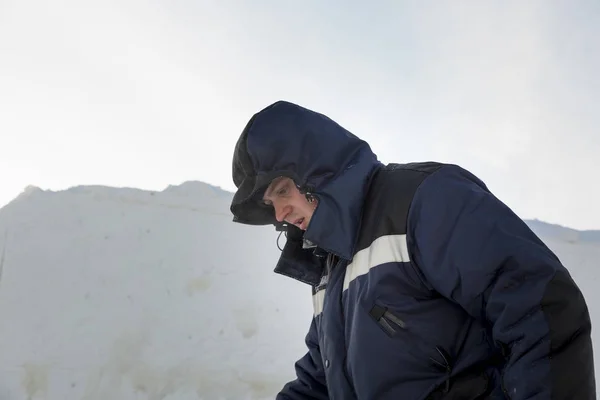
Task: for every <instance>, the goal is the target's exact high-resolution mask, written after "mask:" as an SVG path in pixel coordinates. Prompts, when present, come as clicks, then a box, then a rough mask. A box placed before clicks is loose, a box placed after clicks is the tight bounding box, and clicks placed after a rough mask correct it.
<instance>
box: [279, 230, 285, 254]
mask: <svg viewBox="0 0 600 400" xmlns="http://www.w3.org/2000/svg"><path fill="white" fill-rule="evenodd" d="M282 233H283V231H279V235H278V236H277V248H278V249H279V251H283V249H282V248H281V246H280V245H279V238H281V234H282ZM285 237H287V233H286V235H285Z"/></svg>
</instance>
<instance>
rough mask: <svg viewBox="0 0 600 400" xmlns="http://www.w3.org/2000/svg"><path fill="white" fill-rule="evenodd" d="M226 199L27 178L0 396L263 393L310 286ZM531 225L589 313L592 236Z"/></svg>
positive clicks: (6, 298)
mask: <svg viewBox="0 0 600 400" xmlns="http://www.w3.org/2000/svg"><path fill="white" fill-rule="evenodd" d="M231 195H232V194H231V193H228V192H226V191H223V190H222V189H220V188H216V187H214V186H211V185H207V184H204V183H201V182H185V183H183V184H182V185H178V186H169V187H167V188H166V189H165V190H163V191H159V192H152V191H146V190H139V189H134V188H111V187H104V186H77V187H73V188H70V189H68V190H64V191H57V192H52V191H44V190H41V189H39V188H36V187H33V186H32V187H29V188H26V189H25V191H24V192H23V193H22V194H21V195H20V196H19V197H18V198H17V199H15V201H13V202H12V203H10V204H9V205H8V206H6V207H4V208H2V209H1V210H0V254H3V258H2V259H1V260H2V262H1V263H0V265H1V267H0V320H1V321H2V323H1V324H0V354H1V355H2V357H0V371H1V372H0V399H10V400H13V399H14V400H22V399H23V400H24V399H31V400H35V399H45V400H82V399H83V400H106V399H119V400H137V399H141V398H143V399H150V400H188V399H190V400H191V399H205V400H209V399H210V400H220V399H227V400H233V399H239V400H247V399H248V400H250V399H256V400H260V399H272V398H274V396H275V394H276V393H277V392H278V391H279V389H280V388H281V387H282V386H283V384H284V383H285V382H287V381H288V380H289V379H292V378H293V377H294V368H293V364H294V362H295V361H296V360H297V359H298V358H299V357H300V356H302V355H303V354H304V352H305V347H304V336H305V334H306V330H307V329H308V325H309V322H310V318H311V316H312V306H311V304H312V303H311V296H310V289H309V288H308V287H307V286H306V285H304V284H301V283H298V282H295V281H293V280H291V279H288V278H284V277H281V276H279V275H276V274H274V273H273V268H274V266H275V262H276V260H277V257H278V256H279V250H278V248H277V245H276V240H277V235H278V234H277V232H275V230H274V229H273V228H272V227H248V226H243V225H239V224H234V223H233V222H232V221H231V219H232V218H231V214H230V213H229V200H230V197H231ZM529 223H530V224H531V225H532V226H533V227H534V230H536V231H537V232H538V233H539V234H540V236H541V237H542V239H544V240H545V241H546V242H547V243H548V244H549V246H550V247H551V248H552V249H553V250H554V251H556V253H557V255H558V256H559V257H560V258H561V260H562V261H563V262H564V263H565V265H567V267H568V268H569V269H570V270H571V273H572V274H573V276H574V278H575V279H576V281H577V282H578V283H579V285H580V286H581V288H582V290H583V291H584V294H585V295H586V297H587V299H588V302H589V305H590V311H591V313H592V318H593V321H594V322H595V321H599V320H600V297H599V295H598V294H597V287H598V284H599V279H600V270H599V269H598V268H597V266H596V265H597V260H598V259H600V245H598V244H597V243H596V242H592V241H587V242H585V243H584V242H582V241H581V237H583V236H581V233H578V234H579V235H580V236H578V240H572V238H573V237H572V236H571V232H572V230H566V231H565V230H564V229H566V228H562V227H549V226H546V225H544V224H543V223H540V222H534V223H532V222H531V221H529ZM550 228H551V229H550ZM561 229H562V230H561ZM284 240H285V239H284V238H282V241H284ZM282 244H283V243H282ZM596 332H597V330H594V341H595V343H596V344H597V343H598V334H597V333H596ZM596 347H598V346H596ZM599 353H600V352H599ZM598 358H599V357H598V356H596V362H598Z"/></svg>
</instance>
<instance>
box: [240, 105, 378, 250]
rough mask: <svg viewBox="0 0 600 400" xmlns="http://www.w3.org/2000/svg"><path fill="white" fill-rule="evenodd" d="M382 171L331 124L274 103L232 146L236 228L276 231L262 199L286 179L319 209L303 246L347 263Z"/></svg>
mask: <svg viewBox="0 0 600 400" xmlns="http://www.w3.org/2000/svg"><path fill="white" fill-rule="evenodd" d="M380 165H381V163H380V162H379V161H378V160H377V157H376V155H375V154H374V153H373V152H372V151H371V148H370V146H369V145H368V144H367V143H366V142H365V141H363V140H361V139H359V138H358V137H356V136H355V135H353V134H352V133H350V132H349V131H348V130H346V129H344V128H343V127H341V126H340V125H339V124H337V123H336V122H334V121H333V120H331V119H330V118H328V117H326V116H325V115H322V114H319V113H317V112H314V111H311V110H308V109H306V108H304V107H301V106H299V105H296V104H293V103H289V102H286V101H278V102H276V103H273V104H271V105H270V106H268V107H266V108H265V109H263V110H261V111H259V112H258V113H256V114H255V115H253V116H252V118H251V119H250V120H249V122H248V123H247V125H246V127H245V129H244V130H243V132H242V134H241V136H240V138H239V139H238V141H237V144H236V146H235V150H234V156H233V166H232V167H233V169H232V170H233V181H234V183H235V185H236V187H237V188H238V190H237V192H236V193H235V195H234V197H233V200H232V203H231V212H232V213H233V215H234V219H233V220H234V221H235V222H238V223H243V224H250V225H268V224H273V225H275V226H279V225H280V224H279V223H278V222H277V221H276V219H275V216H274V213H273V208H272V207H270V206H266V205H263V204H262V202H261V198H262V195H263V193H264V191H265V189H266V187H267V186H268V185H269V183H270V182H271V181H272V180H273V179H274V178H276V177H279V176H286V177H289V178H291V179H293V180H294V182H295V183H296V185H297V186H298V187H299V189H300V190H301V191H302V192H310V193H311V194H312V195H314V196H315V197H316V198H317V199H318V201H319V202H318V207H317V209H316V210H315V213H314V214H313V216H312V218H311V223H310V225H309V227H308V229H307V230H306V232H305V233H304V239H306V240H308V241H310V242H312V243H313V244H315V245H317V246H318V247H320V248H321V249H323V250H326V251H327V252H330V253H333V254H335V255H337V256H339V257H342V258H344V259H350V258H351V257H352V254H353V250H354V246H355V242H356V235H357V232H358V228H359V224H360V215H361V212H362V206H363V202H364V197H365V193H366V187H367V186H368V182H369V179H370V177H371V175H372V172H373V170H374V169H375V168H377V167H378V166H380Z"/></svg>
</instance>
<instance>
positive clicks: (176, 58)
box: [0, 0, 600, 229]
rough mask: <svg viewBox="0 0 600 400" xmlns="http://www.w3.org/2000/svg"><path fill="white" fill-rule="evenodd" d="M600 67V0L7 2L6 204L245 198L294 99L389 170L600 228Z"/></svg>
mask: <svg viewBox="0 0 600 400" xmlns="http://www.w3.org/2000/svg"><path fill="white" fill-rule="evenodd" d="M325 3H326V5H324V4H325ZM598 71H600V2H598V1H597V0H590V1H542V0H540V1H534V0H530V1H502V2H496V1H489V2H481V1H475V0H473V1H461V2H457V1H452V0H447V1H442V0H440V1H438V0H436V1H428V0H414V1H400V0H393V1H383V2H382V1H373V2H364V1H360V2H359V1H352V2H347V1H327V2H323V1H304V2H296V1H259V0H253V1H229V2H226V1H202V0H194V1H192V0H150V1H148V0H145V1H141V0H139V1H138V0H102V1H96V2H92V1H82V0H78V1H75V0H72V1H68V0H67V1H64V0H56V1H53V2H47V1H41V0H32V1H18V0H0V177H1V179H0V206H1V205H4V204H6V203H7V202H9V201H10V200H12V199H13V198H14V197H15V196H17V195H18V194H19V193H20V192H21V191H22V190H23V189H24V188H25V187H26V186H27V185H35V186H39V187H41V188H43V189H52V190H60V189H66V188H68V187H71V186H74V185H79V184H101V185H110V186H130V187H138V188H142V189H152V190H161V189H163V188H164V187H166V186H167V185H170V184H179V183H182V182H184V181H187V180H200V181H204V182H207V183H211V184H214V185H218V186H221V187H223V188H224V189H227V190H234V186H233V182H232V180H231V156H232V151H233V146H234V143H235V141H236V140H237V138H238V136H239V134H240V133H241V130H242V129H243V127H244V125H245V123H246V122H247V120H248V119H249V118H250V117H251V115H252V114H253V113H254V112H256V111H258V110H259V109H261V108H263V107H264V106H266V105H268V104H270V103H272V102H274V101H276V100H279V99H285V100H290V101H294V102H297V103H300V104H302V105H304V106H307V107H309V108H313V109H315V110H317V111H320V112H323V113H325V114H327V115H329V116H330V117H332V118H333V119H335V120H336V121H338V122H339V123H340V124H342V125H343V126H345V127H346V128H348V129H350V130H351V131H353V132H354V133H355V134H357V135H358V136H360V137H362V138H364V139H366V140H367V141H369V142H370V143H371V145H372V147H373V149H374V150H375V152H376V153H377V154H378V156H379V157H380V159H381V160H382V161H384V162H408V161H424V160H438V161H446V162H453V163H458V164H461V165H463V166H465V167H466V168H468V169H470V170H471V171H473V172H474V173H476V174H477V175H479V176H480V177H481V178H482V179H484V180H485V181H486V182H487V183H488V185H489V186H490V188H491V189H492V191H493V192H494V193H496V194H497V195H498V196H499V197H500V198H501V199H502V200H503V201H504V202H506V203H507V204H508V205H509V206H510V207H512V208H513V209H514V210H515V211H516V212H517V213H518V214H519V215H520V216H522V217H524V218H539V219H542V220H545V221H548V222H553V223H560V224H562V225H567V226H570V227H574V228H578V229H600V211H599V209H598V204H600V183H599V182H600V178H599V176H598V175H599V174H600V78H599V73H598ZM324 151H327V149H324Z"/></svg>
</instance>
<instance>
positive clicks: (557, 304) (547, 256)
mask: <svg viewBox="0 0 600 400" xmlns="http://www.w3.org/2000/svg"><path fill="white" fill-rule="evenodd" d="M408 232H409V233H408V235H407V238H408V243H409V248H411V250H410V251H411V255H412V258H413V261H414V263H415V265H417V266H418V267H419V269H420V270H421V271H422V273H423V275H424V276H425V279H426V281H427V282H428V283H429V284H430V285H431V286H432V287H433V289H434V290H436V291H437V292H439V293H440V294H441V295H443V296H445V297H447V298H449V299H451V300H453V301H455V302H456V303H458V304H460V305H461V306H462V307H463V308H464V309H465V310H466V311H467V312H468V313H469V314H471V315H472V316H473V317H475V318H479V319H481V320H483V321H484V322H487V325H488V326H490V327H491V331H492V335H493V339H494V341H495V342H496V343H497V344H498V345H499V346H500V345H501V346H502V347H504V348H505V349H507V350H508V354H507V362H506V368H505V371H504V373H503V388H504V391H505V394H506V395H507V397H508V398H510V399H513V400H516V399H531V398H536V399H567V398H568V399H595V398H596V389H595V377H594V364H593V363H594V361H593V356H592V340H591V323H590V316H589V312H588V308H587V305H586V302H585V300H584V298H583V295H582V293H581V291H580V289H579V288H578V287H577V285H576V284H575V282H574V281H573V279H572V278H571V276H570V274H569V272H568V271H567V270H566V269H565V267H564V266H563V265H561V262H560V261H559V259H558V258H557V257H556V256H555V255H554V254H553V253H552V252H551V251H550V249H548V247H546V246H545V245H544V243H543V242H542V241H541V240H540V239H539V238H538V237H537V236H536V235H535V234H534V233H533V232H532V231H531V230H530V229H529V227H528V226H527V225H526V224H525V223H524V222H523V221H522V220H521V219H520V218H519V217H517V216H516V215H515V214H514V213H513V212H512V211H511V210H510V209H509V208H508V207H507V206H506V205H504V204H503V203H502V202H501V201H499V200H498V199H497V198H496V197H495V196H494V195H492V194H491V193H490V192H489V191H488V189H487V188H486V186H485V185H484V183H483V182H481V181H480V180H479V179H477V178H476V177H475V176H473V175H472V174H471V173H469V172H468V171H465V170H464V169H462V168H460V167H457V166H446V167H443V168H441V169H440V170H438V171H437V172H435V173H434V174H432V175H431V176H429V177H428V178H427V179H426V180H425V181H424V182H423V183H422V184H421V186H420V187H419V189H418V190H417V193H416V194H415V198H414V202H413V205H412V206H411V211H410V214H409V225H408Z"/></svg>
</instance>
